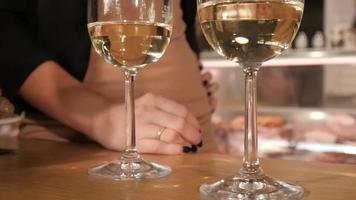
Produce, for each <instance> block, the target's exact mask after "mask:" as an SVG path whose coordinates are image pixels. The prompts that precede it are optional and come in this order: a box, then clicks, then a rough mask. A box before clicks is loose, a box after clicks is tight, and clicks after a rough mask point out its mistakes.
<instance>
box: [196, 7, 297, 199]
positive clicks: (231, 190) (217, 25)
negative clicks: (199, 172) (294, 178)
mask: <svg viewBox="0 0 356 200" xmlns="http://www.w3.org/2000/svg"><path fill="white" fill-rule="evenodd" d="M197 1H198V15H199V20H200V25H201V28H202V30H203V33H204V35H205V37H206V39H207V41H208V42H209V44H210V45H211V46H212V47H213V49H214V50H215V51H216V52H218V53H219V54H220V55H222V56H224V57H225V58H227V59H229V60H232V61H234V62H236V63H238V64H239V65H240V66H241V67H242V70H243V72H244V74H245V95H246V96H245V139H244V155H243V163H242V167H241V169H240V170H239V172H238V173H237V174H236V175H235V176H232V177H230V178H226V179H223V180H220V181H218V182H215V183H212V184H204V185H202V186H201V187H200V192H201V193H202V194H204V195H207V196H211V197H214V198H216V199H229V200H233V199H241V200H242V199H244V200H245V199H256V200H257V199H258V200H266V199H276V200H277V199H278V200H281V199H293V200H295V199H300V198H302V196H303V193H304V192H303V188H302V187H300V186H296V185H292V184H288V183H285V182H282V181H279V180H276V179H274V178H271V177H269V176H267V175H265V173H264V172H263V170H262V168H261V167H260V162H259V159H258V152H257V124H256V120H257V114H256V99H257V95H256V90H257V88H256V87H257V86H256V83H257V73H258V71H259V69H260V67H261V65H262V63H263V62H265V61H267V60H269V59H272V58H274V57H276V56H277V55H279V54H281V53H282V52H283V51H284V50H285V49H287V48H288V47H289V46H290V45H291V43H292V41H293V39H294V37H295V35H296V33H297V31H298V29H299V25H300V22H301V19H302V15H303V11H304V0H197ZM271 81H273V80H271ZM271 92H273V91H271Z"/></svg>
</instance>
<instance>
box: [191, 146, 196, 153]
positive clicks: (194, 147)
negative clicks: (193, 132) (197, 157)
mask: <svg viewBox="0 0 356 200" xmlns="http://www.w3.org/2000/svg"><path fill="white" fill-rule="evenodd" d="M190 150H191V151H192V153H196V152H197V151H198V147H197V145H192V148H191V149H190Z"/></svg>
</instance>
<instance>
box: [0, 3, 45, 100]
mask: <svg viewBox="0 0 356 200" xmlns="http://www.w3.org/2000/svg"><path fill="white" fill-rule="evenodd" d="M26 2H30V1H26V0H18V1H13V0H2V2H1V5H0V19H1V27H0V88H2V91H3V95H4V96H6V97H9V98H10V99H12V98H13V97H14V96H15V95H16V94H17V93H18V90H19V88H20V87H21V85H22V84H23V83H24V81H25V80H26V78H27V77H28V76H29V75H30V74H31V73H32V72H33V71H34V70H35V69H36V67H38V66H39V65H40V64H41V63H43V62H45V61H47V60H50V59H52V58H51V56H50V55H49V54H48V53H46V51H44V50H43V49H41V47H40V46H39V45H38V44H37V43H36V42H35V39H34V37H32V36H31V34H30V30H29V28H28V27H29V26H28V24H27V23H28V21H27V20H28V19H27V17H26V16H27V14H26V13H25V12H26V11H25V10H26V9H25V8H26V6H27V4H26Z"/></svg>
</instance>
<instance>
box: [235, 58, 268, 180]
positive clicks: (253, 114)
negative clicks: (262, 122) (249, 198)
mask: <svg viewBox="0 0 356 200" xmlns="http://www.w3.org/2000/svg"><path fill="white" fill-rule="evenodd" d="M259 67H260V64H252V65H248V66H244V67H243V71H244V73H245V137H244V155H243V164H242V168H241V169H240V174H241V175H246V176H255V175H262V174H263V171H262V169H261V168H260V162H259V159H258V146H257V145H258V137H257V109H256V107H257V105H256V103H257V74H258V70H259Z"/></svg>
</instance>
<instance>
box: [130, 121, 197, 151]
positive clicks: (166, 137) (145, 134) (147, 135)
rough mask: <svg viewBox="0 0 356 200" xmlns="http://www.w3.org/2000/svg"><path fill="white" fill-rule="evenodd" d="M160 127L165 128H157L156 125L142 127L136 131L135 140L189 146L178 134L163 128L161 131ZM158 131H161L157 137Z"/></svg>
mask: <svg viewBox="0 0 356 200" xmlns="http://www.w3.org/2000/svg"><path fill="white" fill-rule="evenodd" d="M162 127H165V126H157V125H153V124H152V125H146V126H142V130H141V129H137V133H138V134H137V138H138V139H158V140H161V141H164V142H166V143H172V144H181V145H185V146H190V145H192V144H190V143H189V142H188V141H186V140H185V139H184V138H183V137H182V136H181V135H180V134H179V133H178V132H176V131H174V130H172V129H169V128H165V129H164V130H162ZM159 131H162V132H161V134H160V135H159V133H158V132H159Z"/></svg>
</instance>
